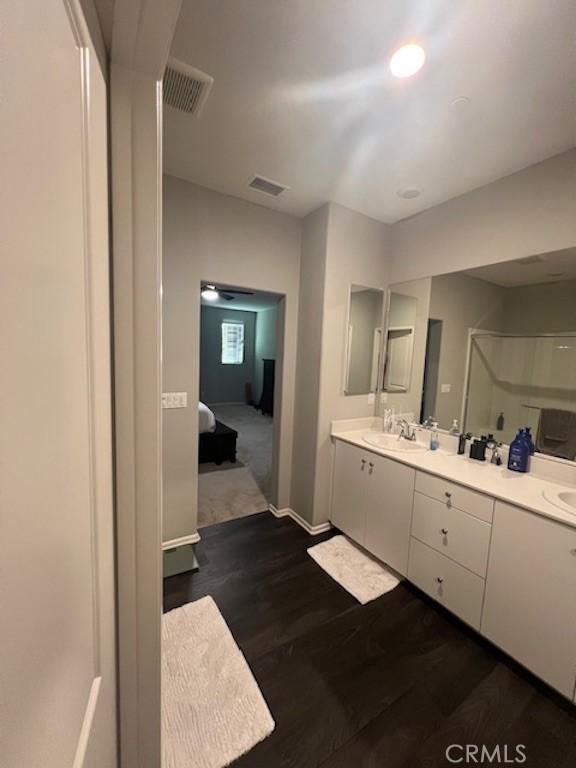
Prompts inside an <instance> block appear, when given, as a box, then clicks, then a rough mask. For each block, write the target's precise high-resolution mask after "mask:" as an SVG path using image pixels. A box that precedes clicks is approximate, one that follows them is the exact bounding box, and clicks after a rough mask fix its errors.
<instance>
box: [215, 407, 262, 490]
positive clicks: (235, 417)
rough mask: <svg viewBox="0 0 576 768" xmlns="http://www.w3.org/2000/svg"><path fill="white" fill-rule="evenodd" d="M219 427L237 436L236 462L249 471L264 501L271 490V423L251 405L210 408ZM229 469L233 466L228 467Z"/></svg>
mask: <svg viewBox="0 0 576 768" xmlns="http://www.w3.org/2000/svg"><path fill="white" fill-rule="evenodd" d="M210 407H211V408H212V410H213V411H214V415H215V416H216V418H217V419H218V421H221V422H222V423H223V424H226V426H228V427H232V429H235V430H236V431H237V432H238V441H237V443H236V451H237V457H238V460H239V461H241V462H242V464H245V465H246V466H247V467H250V470H251V471H252V474H253V475H254V479H255V480H256V484H257V485H258V487H259V488H260V490H261V491H262V493H263V494H264V496H265V497H266V498H267V499H270V492H271V489H272V435H273V429H274V420H273V419H272V417H271V416H264V415H263V414H261V413H260V412H259V411H257V410H256V409H255V408H253V407H252V406H251V405H214V406H210ZM231 466H233V465H231Z"/></svg>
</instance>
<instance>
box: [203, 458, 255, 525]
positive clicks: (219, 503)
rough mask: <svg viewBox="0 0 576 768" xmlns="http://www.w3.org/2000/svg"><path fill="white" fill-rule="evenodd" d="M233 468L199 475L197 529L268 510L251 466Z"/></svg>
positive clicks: (232, 465)
mask: <svg viewBox="0 0 576 768" xmlns="http://www.w3.org/2000/svg"><path fill="white" fill-rule="evenodd" d="M201 466H202V465H201ZM230 466H231V467H232V468H231V469H228V468H226V469H224V468H221V467H219V468H218V469H219V470H220V471H208V472H202V473H200V474H199V475H198V528H204V527H205V526H207V525H213V524H214V523H223V522H225V521H226V520H234V519H235V518H237V517H246V515H253V514H255V513H256V512H264V510H266V509H268V502H267V501H266V499H265V497H264V496H263V494H262V491H261V490H260V488H258V486H257V485H256V481H255V479H254V476H253V475H252V472H251V471H250V469H249V467H237V465H236V464H231V465H230Z"/></svg>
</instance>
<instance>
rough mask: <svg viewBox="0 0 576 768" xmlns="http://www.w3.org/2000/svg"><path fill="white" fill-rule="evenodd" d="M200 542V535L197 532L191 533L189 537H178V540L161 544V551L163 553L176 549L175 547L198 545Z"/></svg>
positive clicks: (170, 540)
mask: <svg viewBox="0 0 576 768" xmlns="http://www.w3.org/2000/svg"><path fill="white" fill-rule="evenodd" d="M199 541H200V534H199V533H198V531H196V533H191V534H190V535H189V536H180V538H179V539H169V540H168V541H163V542H162V551H163V552H164V551H165V550H167V549H176V547H183V546H185V545H186V544H198V542H199Z"/></svg>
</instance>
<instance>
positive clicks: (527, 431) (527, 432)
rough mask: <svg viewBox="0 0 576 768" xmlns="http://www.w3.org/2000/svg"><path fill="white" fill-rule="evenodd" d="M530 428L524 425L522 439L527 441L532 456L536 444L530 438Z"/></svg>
mask: <svg viewBox="0 0 576 768" xmlns="http://www.w3.org/2000/svg"><path fill="white" fill-rule="evenodd" d="M531 429H532V427H524V439H525V440H526V442H527V443H528V449H529V451H530V456H534V451H535V450H536V446H535V445H534V440H533V439H532V434H531V432H530V430H531Z"/></svg>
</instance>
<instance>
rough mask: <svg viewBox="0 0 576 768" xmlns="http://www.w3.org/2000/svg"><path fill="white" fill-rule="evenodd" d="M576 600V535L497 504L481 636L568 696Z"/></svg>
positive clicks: (574, 664)
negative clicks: (483, 635)
mask: <svg viewBox="0 0 576 768" xmlns="http://www.w3.org/2000/svg"><path fill="white" fill-rule="evenodd" d="M575 596H576V530H574V529H573V528H568V527H567V526H564V525H562V524H561V523H556V522H554V521H553V520H547V519H545V518H543V517H539V516H538V515H535V514H532V513H530V512H526V511H525V510H522V509H518V508H517V507H512V506H510V505H509V504H503V503H500V502H497V503H496V510H495V515H494V525H493V530H492V543H491V547H490V560H489V563H488V577H487V582H486V599H485V603H484V611H483V616H482V632H483V634H485V635H486V637H488V638H489V639H490V640H492V641H493V642H494V643H496V645H498V646H500V648H502V649H503V650H505V651H506V652H507V653H509V654H510V655H511V656H513V657H514V658H515V659H517V660H518V661H519V662H520V663H521V664H524V665H525V666H526V667H528V669H530V670H532V672H534V673H535V674H536V675H538V676H539V677H541V678H542V679H543V680H545V681H546V682H547V683H549V684H550V685H551V686H552V687H553V688H556V689H557V690H559V691H560V692H561V693H563V694H564V695H565V696H569V697H570V698H572V697H573V695H574V682H575V678H576V597H575Z"/></svg>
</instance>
